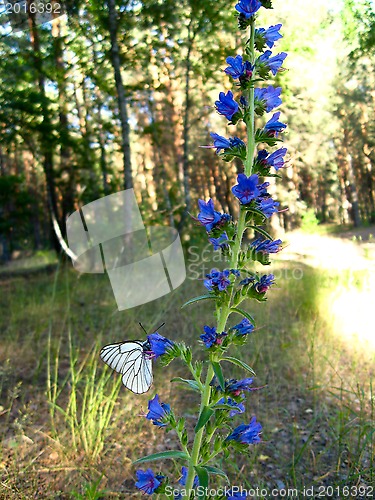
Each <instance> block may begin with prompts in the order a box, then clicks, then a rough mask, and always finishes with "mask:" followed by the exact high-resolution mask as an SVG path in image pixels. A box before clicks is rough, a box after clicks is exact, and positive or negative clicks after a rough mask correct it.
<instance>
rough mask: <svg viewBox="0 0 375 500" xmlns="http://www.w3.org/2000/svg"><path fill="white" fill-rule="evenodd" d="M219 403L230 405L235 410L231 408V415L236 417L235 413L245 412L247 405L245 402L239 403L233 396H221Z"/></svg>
mask: <svg viewBox="0 0 375 500" xmlns="http://www.w3.org/2000/svg"><path fill="white" fill-rule="evenodd" d="M217 404H218V405H220V404H226V405H228V406H231V407H232V408H233V410H230V412H229V416H230V417H234V415H239V414H240V413H244V411H245V405H244V404H243V403H238V402H237V401H234V399H232V398H221V399H220V400H219V401H218V402H217Z"/></svg>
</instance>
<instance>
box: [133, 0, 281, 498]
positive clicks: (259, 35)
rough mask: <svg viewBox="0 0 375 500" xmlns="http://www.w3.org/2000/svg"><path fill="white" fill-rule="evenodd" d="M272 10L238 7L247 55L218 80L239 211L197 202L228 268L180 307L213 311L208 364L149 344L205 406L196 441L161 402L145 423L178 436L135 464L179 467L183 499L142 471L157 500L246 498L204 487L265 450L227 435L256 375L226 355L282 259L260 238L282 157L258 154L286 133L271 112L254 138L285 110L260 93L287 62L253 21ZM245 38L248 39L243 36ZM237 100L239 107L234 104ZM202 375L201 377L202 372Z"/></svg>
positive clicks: (179, 348)
mask: <svg viewBox="0 0 375 500" xmlns="http://www.w3.org/2000/svg"><path fill="white" fill-rule="evenodd" d="M261 7H264V8H266V9H270V8H272V5H271V1H270V0H240V1H239V2H238V3H237V5H236V7H235V8H236V11H237V17H238V24H239V27H240V29H241V30H243V31H245V32H246V37H245V38H246V41H245V47H244V51H243V54H237V55H236V56H235V57H228V58H227V63H228V67H227V68H226V69H225V70H224V71H225V73H226V74H227V75H229V76H230V77H231V78H232V79H233V81H234V85H235V92H236V94H237V95H236V96H235V95H234V94H233V92H232V91H228V92H227V93H224V92H220V94H219V99H218V100H217V101H216V102H215V105H216V110H217V112H218V113H219V114H221V115H223V116H224V117H225V118H226V119H227V120H229V122H230V123H231V124H233V125H235V124H237V123H239V122H240V121H242V122H244V123H245V125H246V129H247V140H246V142H245V141H243V140H242V139H240V138H238V137H231V138H229V139H227V138H225V137H222V136H220V135H218V134H215V133H212V134H211V136H212V138H213V145H212V146H208V147H211V148H214V149H216V153H217V154H218V155H219V156H220V157H221V158H222V159H223V160H224V161H231V160H233V159H234V158H239V159H240V160H241V161H242V163H243V173H240V174H239V175H238V177H237V184H236V185H235V186H233V188H232V193H233V195H234V196H235V198H236V199H237V200H238V203H239V217H238V220H237V221H234V220H232V218H231V217H230V216H229V215H228V214H223V213H220V212H218V211H216V210H215V207H214V202H213V200H211V199H210V200H208V201H207V202H206V201H204V200H199V209H200V211H199V213H198V216H197V219H196V220H197V221H199V223H200V224H201V225H202V226H203V227H204V228H205V229H206V232H207V236H208V239H209V241H210V242H211V243H212V245H213V247H214V250H218V251H220V252H222V254H223V255H224V256H225V259H226V261H227V262H228V267H227V269H224V270H222V271H220V270H218V269H213V270H212V271H211V272H210V273H209V274H208V275H207V276H206V280H205V281H204V286H205V287H206V289H207V293H206V294H205V295H202V296H200V297H196V298H194V299H192V300H190V301H189V302H187V303H186V304H185V306H187V305H190V304H193V303H195V302H198V301H202V300H211V301H212V302H213V303H214V304H215V319H216V325H214V326H210V325H205V326H204V327H203V331H204V333H202V334H201V335H200V339H201V343H202V345H203V347H204V349H205V354H206V356H207V362H206V363H205V365H203V364H202V363H201V362H199V361H193V359H192V351H191V349H190V347H187V346H186V345H185V344H184V343H174V342H172V341H170V340H168V339H166V338H165V337H162V336H161V335H160V334H159V333H155V334H152V335H150V336H149V337H148V339H149V342H150V346H151V351H152V353H153V354H152V355H153V356H154V357H155V358H160V361H161V363H162V364H163V365H167V364H169V363H170V362H171V361H172V360H173V359H175V358H180V359H181V360H182V361H183V362H184V363H185V365H186V367H187V369H188V370H189V371H190V373H191V375H192V378H191V379H180V378H178V379H174V380H173V382H180V383H182V384H184V385H185V386H186V388H187V389H189V390H191V389H192V390H194V391H197V392H199V393H200V395H201V403H200V409H199V415H198V416H197V420H196V425H195V428H194V435H193V436H189V434H188V430H187V428H186V425H185V420H184V418H179V417H177V416H176V415H175V414H174V412H173V411H172V409H171V408H170V406H169V405H168V404H167V403H163V402H160V400H159V396H158V395H156V396H155V397H154V398H153V399H152V400H151V401H150V402H149V405H148V409H149V411H148V413H147V415H146V418H147V419H149V420H151V421H152V422H153V424H154V425H157V426H160V427H164V429H165V430H166V431H168V430H172V429H173V430H174V431H175V432H176V433H177V436H178V438H179V441H180V444H181V449H180V450H169V451H165V452H161V453H157V454H153V455H149V456H147V457H144V458H141V459H139V460H137V463H145V462H149V461H153V460H157V459H167V458H170V459H175V460H179V461H181V462H184V466H183V467H182V471H181V478H180V480H179V485H180V486H179V490H177V489H176V488H173V487H172V482H170V479H169V478H167V477H166V476H165V475H163V474H155V473H154V472H153V470H152V469H147V470H142V469H141V470H138V471H137V482H136V486H137V487H138V488H139V489H140V490H142V491H143V492H145V493H147V494H149V495H151V494H153V493H154V492H155V493H161V494H162V495H164V497H165V498H183V497H186V498H188V499H191V498H196V497H199V498H208V497H209V498H238V497H241V496H242V497H245V496H246V492H243V493H240V492H236V491H234V490H232V491H229V490H227V491H226V492H225V491H224V490H222V491H221V493H220V494H219V493H218V494H217V495H214V496H213V497H212V495H211V493H210V495H211V496H209V495H208V493H207V491H208V487H209V484H210V477H212V476H213V475H217V476H219V477H224V478H225V477H226V474H225V472H224V471H222V470H220V469H218V468H217V467H216V466H215V459H216V457H218V456H219V455H220V454H224V456H228V455H229V453H230V450H231V449H234V450H235V451H237V452H239V453H247V452H248V450H249V445H253V444H255V443H258V442H260V441H261V430H262V426H261V424H260V423H259V422H257V420H256V418H255V417H252V418H251V420H250V422H248V423H242V424H240V425H238V426H236V427H235V428H234V429H233V428H232V422H233V417H235V416H237V415H240V414H242V413H244V411H245V399H246V397H245V394H246V393H248V392H250V391H252V390H253V389H254V388H253V387H252V385H253V378H251V377H252V376H253V375H254V371H253V369H252V368H251V367H250V366H248V365H247V364H246V363H244V362H243V361H241V360H239V359H237V358H235V357H233V356H230V355H229V354H228V353H229V351H230V348H231V346H233V345H237V346H238V345H244V344H245V343H246V341H247V338H248V335H249V334H250V333H251V332H252V331H253V330H254V326H255V322H254V319H253V317H252V316H251V315H250V314H249V313H248V312H247V311H245V310H244V309H243V308H242V303H243V302H245V301H246V300H247V299H255V300H257V301H265V300H266V294H267V291H268V290H269V288H270V287H271V286H272V285H273V284H274V276H273V275H272V274H262V273H260V272H258V271H257V270H256V269H255V263H258V264H261V265H263V266H267V265H269V264H270V254H274V253H277V252H279V251H280V250H281V243H282V242H281V240H273V238H272V237H271V236H270V235H269V234H268V232H267V231H266V230H265V229H264V227H263V226H264V225H265V223H266V221H267V219H269V218H270V217H271V216H272V214H274V213H275V212H277V211H278V207H279V203H278V202H277V201H275V200H273V199H272V197H271V196H270V194H269V193H268V191H267V188H268V186H269V183H268V182H261V178H264V177H279V174H278V171H279V170H280V169H281V168H282V167H283V166H284V157H285V154H286V152H287V150H286V148H280V149H277V150H276V151H274V152H272V153H270V152H268V151H267V149H265V148H264V147H262V148H259V150H258V152H256V149H257V146H258V145H265V146H266V147H267V146H269V147H274V146H276V145H277V143H278V142H279V141H281V139H280V133H281V132H282V131H283V130H284V129H285V128H286V125H285V124H284V123H282V122H281V121H279V118H280V112H276V113H274V114H273V115H272V117H271V118H269V119H268V120H267V121H266V123H265V124H264V125H263V126H262V127H261V128H255V117H256V116H258V117H262V116H263V115H264V114H265V113H269V112H271V111H273V110H274V109H275V108H277V107H278V106H280V105H281V103H282V101H281V99H280V94H281V88H274V87H273V86H272V85H267V84H266V85H264V86H260V85H261V84H262V83H263V84H264V83H265V82H267V81H268V80H269V78H270V77H271V75H273V76H275V75H276V74H277V72H278V71H280V70H281V68H282V64H283V62H284V60H285V58H286V56H287V54H286V53H284V52H281V53H279V54H277V55H272V52H271V50H270V49H272V48H273V46H274V44H275V42H276V41H277V40H278V39H279V38H281V34H280V28H281V24H278V25H276V26H270V27H269V28H267V29H264V28H257V27H256V24H255V22H256V14H257V13H258V11H259V9H260V8H261ZM248 33H249V36H247V34H248ZM235 97H236V98H235ZM246 231H251V232H253V233H254V234H257V235H258V237H257V238H256V239H254V241H253V242H252V243H251V244H250V245H247V246H244V245H243V236H244V234H245V232H246ZM234 314H235V315H240V316H241V321H240V323H237V324H234V325H233V326H230V325H228V320H230V319H232V318H231V317H232V315H234ZM231 364H234V365H237V366H240V367H241V368H242V369H244V371H245V372H247V374H248V375H250V377H249V376H248V377H247V378H244V379H242V380H236V379H233V378H226V376H225V372H224V367H225V368H227V367H228V366H230V365H231ZM204 366H206V367H207V368H206V370H205V373H204V369H203V367H204Z"/></svg>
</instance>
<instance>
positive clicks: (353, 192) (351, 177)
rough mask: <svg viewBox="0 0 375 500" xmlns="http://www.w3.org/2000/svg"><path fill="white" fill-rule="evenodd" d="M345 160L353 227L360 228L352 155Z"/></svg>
mask: <svg viewBox="0 0 375 500" xmlns="http://www.w3.org/2000/svg"><path fill="white" fill-rule="evenodd" d="M347 160H348V180H349V186H350V193H351V204H352V211H353V222H354V225H355V227H360V226H361V225H362V222H361V215H360V212H359V203H358V192H357V185H356V181H355V175H354V168H353V158H352V155H350V154H348V157H347Z"/></svg>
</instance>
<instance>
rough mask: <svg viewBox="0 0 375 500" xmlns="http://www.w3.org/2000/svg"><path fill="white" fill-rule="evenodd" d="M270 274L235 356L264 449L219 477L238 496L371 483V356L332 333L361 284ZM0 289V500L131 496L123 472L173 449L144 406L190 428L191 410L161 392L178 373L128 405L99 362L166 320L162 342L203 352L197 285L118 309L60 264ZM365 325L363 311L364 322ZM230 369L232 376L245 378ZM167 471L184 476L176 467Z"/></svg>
mask: <svg viewBox="0 0 375 500" xmlns="http://www.w3.org/2000/svg"><path fill="white" fill-rule="evenodd" d="M296 270H298V272H294V271H296ZM276 271H277V276H278V288H277V289H274V290H273V291H272V292H271V293H270V299H269V301H268V303H267V304H266V305H264V304H255V305H254V304H251V311H252V313H254V315H255V317H256V320H257V330H256V332H255V333H254V334H253V335H252V337H251V339H250V342H249V344H248V345H247V347H246V349H243V348H241V350H239V352H238V353H237V354H238V355H239V356H241V357H242V359H243V360H244V361H245V362H247V363H249V364H250V365H251V366H253V367H254V369H255V371H256V372H257V374H258V377H257V379H256V385H257V386H265V387H264V388H263V389H262V390H259V391H255V392H253V393H251V395H250V396H249V398H248V407H249V408H250V409H249V410H248V414H247V416H246V418H245V420H248V419H249V417H250V416H251V415H252V414H255V415H256V416H257V419H258V420H259V421H260V422H261V423H262V425H263V428H264V434H263V437H264V441H263V443H262V444H261V445H259V446H256V447H254V448H253V449H252V450H251V454H250V456H249V457H242V456H241V457H238V456H236V457H235V459H234V460H232V461H231V462H230V463H229V464H228V463H227V464H225V465H224V464H223V466H224V468H225V469H226V470H227V471H228V473H229V476H230V478H231V481H232V484H237V485H243V486H244V487H246V486H247V487H250V486H251V487H257V486H258V487H265V488H269V489H270V488H280V487H283V485H284V486H285V487H286V488H298V489H300V490H301V489H302V488H303V486H306V487H310V486H312V485H315V486H318V485H324V486H328V485H330V486H344V485H372V484H374V473H375V466H374V439H375V436H374V431H375V423H374V414H375V413H374V405H375V394H374V388H373V372H374V370H373V366H374V356H375V347H373V346H371V344H369V342H368V340H362V339H361V338H360V337H358V334H360V332H358V331H354V329H355V322H354V321H352V322H351V323H350V322H349V323H350V324H349V326H350V328H352V329H353V331H351V332H349V333H348V332H347V333H348V334H347V335H344V336H343V335H342V334H341V333H342V328H341V326H340V325H341V323H340V322H339V320H341V319H342V317H343V318H346V317H349V316H353V315H355V313H354V311H349V310H348V309H345V307H344V309H342V310H340V304H341V302H340V300H338V301H337V300H336V298H337V296H338V294H339V296H340V297H341V295H342V294H343V293H344V292H345V293H346V294H351V296H353V297H355V296H356V294H360V296H361V297H362V295H363V294H364V293H370V294H371V290H368V288H367V286H368V285H367V284H366V280H365V279H364V278H365V276H364V274H363V273H362V272H356V273H350V272H341V273H339V274H338V273H335V272H334V271H331V272H327V271H324V272H322V271H320V270H319V269H313V268H309V267H307V266H304V265H302V264H301V263H293V262H285V261H284V262H280V263H279V264H278V266H277V267H276ZM0 285H1V289H2V291H3V292H4V293H3V294H2V299H1V301H0V308H1V309H0V313H1V316H0V328H1V335H2V342H1V349H0V360H1V370H0V390H1V401H0V405H1V407H0V418H1V421H0V424H1V436H2V445H1V483H0V498H9V499H16V498H17V499H18V498H35V497H38V498H86V499H90V498H94V499H96V498H138V494H137V493H136V492H135V491H134V486H133V485H134V468H133V466H132V461H133V460H135V459H136V458H139V457H140V456H142V455H145V454H148V453H152V452H157V451H162V450H164V449H170V448H173V447H174V446H176V443H175V437H174V435H173V433H169V434H167V435H165V434H164V433H163V431H160V429H157V428H155V427H154V426H152V425H150V424H149V422H148V421H146V419H144V418H142V417H140V414H142V412H144V410H145V409H146V408H147V401H148V400H149V398H150V397H151V396H152V395H153V394H154V393H155V392H157V393H159V394H160V397H161V399H162V400H164V401H167V402H170V403H171V404H172V406H173V408H174V409H175V410H176V412H177V413H182V414H183V415H184V416H185V417H186V419H187V422H188V426H189V428H192V427H193V426H194V423H195V422H194V418H193V415H194V413H195V412H196V409H197V404H198V400H197V399H196V398H195V395H194V394H193V393H189V394H188V396H189V399H188V400H187V399H186V395H185V394H182V393H181V392H180V389H179V387H178V386H177V385H171V384H169V383H168V381H169V380H170V379H171V378H172V377H173V376H176V375H181V376H184V375H185V373H184V371H183V369H182V367H181V366H180V365H179V364H178V363H175V364H172V365H171V366H170V367H168V369H165V368H164V369H161V368H160V367H159V366H158V365H157V364H156V367H155V370H154V371H155V382H154V387H153V388H152V390H151V392H150V393H149V394H147V395H141V396H134V395H133V394H131V393H130V392H129V391H126V390H125V389H124V388H123V387H122V386H121V381H120V377H119V376H117V375H114V374H112V373H111V372H110V370H108V369H106V367H104V366H103V364H102V363H101V362H100V360H99V357H98V351H99V349H100V347H101V346H102V345H104V344H105V343H109V342H111V341H119V340H122V339H131V338H133V339H134V338H143V335H144V334H143V333H142V331H141V330H140V328H139V326H138V322H139V321H142V323H143V324H144V325H145V327H146V328H147V329H148V330H152V328H154V327H156V326H158V325H159V324H160V323H162V322H163V321H165V322H166V326H165V327H164V332H163V333H164V334H165V335H166V336H167V337H170V338H171V339H183V340H185V341H186V342H187V343H189V344H192V345H193V346H194V345H195V347H196V348H195V351H196V354H197V355H199V352H200V351H199V348H198V347H197V343H196V338H197V337H198V335H199V334H200V331H201V329H202V325H204V324H212V311H211V308H210V306H209V305H208V304H207V303H202V304H201V305H199V304H196V305H193V306H191V307H190V308H187V309H183V310H181V309H180V308H179V306H180V305H181V304H182V303H183V302H184V301H185V300H187V299H189V298H191V297H192V296H193V295H194V294H195V295H198V294H200V293H201V290H202V283H201V281H199V280H197V279H194V280H189V279H187V280H186V282H185V284H184V285H183V286H182V287H181V288H180V289H178V290H177V291H175V292H174V293H173V294H170V295H168V296H166V297H163V298H160V299H158V300H157V301H155V302H153V303H150V304H145V305H144V306H139V307H138V308H135V309H133V310H131V311H125V312H119V311H118V310H117V307H116V304H115V301H114V299H113V295H112V291H111V288H110V285H109V283H108V281H107V280H106V278H105V277H104V276H100V275H81V276H80V275H78V274H77V273H75V272H74V271H73V270H72V269H71V267H70V265H69V264H60V265H58V266H57V268H56V269H55V270H53V271H52V270H51V269H50V268H47V272H44V271H39V272H38V273H33V274H32V275H29V274H27V275H23V274H22V273H20V274H17V275H12V276H8V275H1V276H0ZM373 292H374V290H372V293H373ZM370 296H371V295H370ZM335 301H336V302H335ZM337 304H338V305H337ZM345 305H346V303H345V302H344V306H345ZM333 306H335V307H333ZM346 307H347V306H346ZM371 317H372V312H371V309H370V311H369V312H368V322H369V323H370V324H371ZM236 319H237V318H236ZM230 369H231V372H230V375H229V376H232V377H235V376H242V375H243V374H242V373H241V372H240V371H236V367H231V368H230ZM186 401H188V404H187V403H186ZM237 420H238V423H240V422H242V421H243V420H244V419H243V418H241V416H239V417H237ZM228 468H229V470H228ZM163 470H164V471H168V473H170V474H171V475H172V477H174V479H175V480H176V479H177V478H178V477H179V471H178V468H177V466H176V465H175V464H173V463H168V464H165V468H163Z"/></svg>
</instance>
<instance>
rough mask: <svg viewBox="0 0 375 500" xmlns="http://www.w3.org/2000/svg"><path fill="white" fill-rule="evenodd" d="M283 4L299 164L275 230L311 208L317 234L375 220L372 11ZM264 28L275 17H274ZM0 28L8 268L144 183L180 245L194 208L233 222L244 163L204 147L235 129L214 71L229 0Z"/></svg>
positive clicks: (117, 4)
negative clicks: (105, 201) (211, 203)
mask: <svg viewBox="0 0 375 500" xmlns="http://www.w3.org/2000/svg"><path fill="white" fill-rule="evenodd" d="M274 6H275V9H276V10H277V15H278V19H280V17H281V18H282V22H283V24H284V27H283V32H284V34H285V33H287V34H288V36H287V37H286V36H285V38H284V39H282V40H281V41H280V42H281V43H279V46H278V50H279V51H282V50H285V51H287V52H289V54H290V55H289V58H288V59H287V61H286V64H285V67H286V68H287V69H286V71H285V72H283V73H281V74H280V76H279V81H280V85H281V86H282V87H283V99H284V107H283V111H284V112H285V113H286V114H287V123H288V127H289V128H288V131H289V132H288V134H286V136H285V145H286V147H288V149H289V153H290V162H289V165H288V167H287V168H286V170H285V171H284V173H283V181H282V183H281V185H280V186H279V187H278V188H277V189H278V190H279V193H278V194H279V197H280V199H283V200H285V203H286V204H287V205H288V206H289V210H288V211H285V212H282V213H280V214H279V215H278V217H275V219H274V222H273V225H274V226H275V229H278V230H280V229H285V230H288V229H293V228H294V227H297V226H299V225H300V224H301V216H302V215H303V214H304V213H306V211H308V213H309V214H312V215H314V216H315V217H316V219H317V220H318V221H319V222H336V223H353V224H355V225H361V224H367V223H373V222H374V221H375V200H374V197H375V192H374V189H375V187H374V183H375V174H374V167H373V162H374V155H375V153H374V140H375V139H374V133H375V130H374V99H375V78H374V72H373V67H374V60H375V54H374V52H375V35H374V33H375V11H374V5H373V3H372V2H371V1H370V0H345V1H343V2H338V1H330V2H326V1H323V0H317V1H316V2H313V3H311V2H310V3H307V4H306V2H304V1H303V0H297V1H295V0H294V1H292V0H284V1H281V0H275V2H274ZM1 19H2V21H3V20H4V17H3V14H1ZM261 21H262V22H263V23H264V24H268V25H272V24H274V23H275V22H276V21H277V20H276V18H275V19H274V13H273V11H269V10H268V11H264V12H263V13H262V20H261ZM4 23H5V22H4ZM4 23H3V22H2V26H3V27H2V28H1V30H2V33H1V46H0V52H1V57H0V77H1V80H2V86H1V89H0V175H1V177H0V179H1V183H0V190H1V194H0V200H1V209H0V217H1V221H2V222H1V233H2V236H1V246H2V250H1V252H2V259H3V260H5V259H8V258H9V257H10V256H11V253H12V251H13V250H17V249H18V250H24V249H39V248H46V247H53V246H55V248H59V243H58V238H56V231H55V230H54V227H55V229H56V224H58V226H59V227H60V228H61V230H62V233H63V234H64V231H65V228H64V226H65V220H66V217H67V216H68V215H69V214H70V213H71V212H72V211H74V210H76V209H77V208H79V207H80V206H82V205H83V204H85V203H88V202H90V201H93V200H95V199H97V198H98V197H100V196H104V195H106V194H110V193H113V192H115V191H118V190H120V189H123V188H124V187H131V186H134V189H135V191H136V194H137V197H138V200H139V203H140V205H141V206H142V210H143V212H144V216H146V217H147V219H148V220H150V221H158V222H162V223H169V224H172V225H175V226H176V227H178V229H179V230H181V231H185V234H186V235H187V236H186V237H189V236H188V235H189V234H190V233H191V231H190V230H191V226H190V224H191V223H190V222H189V220H190V219H189V217H188V212H192V213H194V206H195V204H196V200H197V198H198V197H200V198H208V197H212V198H214V199H215V203H216V204H217V207H218V209H219V210H225V211H229V212H232V211H233V207H232V201H231V193H230V186H231V185H232V184H233V179H234V177H235V175H236V173H237V170H238V168H240V165H236V164H229V163H228V164H225V165H224V166H223V164H222V163H221V164H220V163H219V162H218V159H217V158H216V156H215V154H213V152H212V151H211V150H205V149H201V148H199V146H200V145H205V144H210V142H211V138H210V136H209V132H211V131H214V132H217V133H220V134H223V135H229V134H230V133H231V127H230V126H228V127H227V128H226V129H224V128H223V125H222V123H221V122H220V120H219V119H218V118H217V116H216V114H215V110H214V107H213V103H214V101H215V99H216V98H217V94H218V92H219V90H222V83H220V84H219V81H220V82H221V81H222V74H219V73H218V72H217V67H218V66H221V67H222V68H223V69H224V68H225V59H226V57H228V56H229V55H233V53H235V52H236V42H235V41H233V35H232V33H233V30H234V29H235V26H236V19H235V18H234V16H233V15H232V14H231V13H229V10H228V9H227V3H226V2H224V0H219V1H216V2H214V1H213V0H201V1H200V2H197V1H196V0H183V1H182V2H179V3H178V4H176V3H175V2H171V1H170V0H147V1H133V0H106V1H105V2H99V1H97V0H92V1H88V0H80V1H78V2H67V3H66V14H65V15H63V16H61V17H57V18H56V19H54V20H53V22H52V23H46V24H44V25H41V26H38V25H37V24H36V22H35V19H33V17H32V15H30V17H29V19H28V25H29V29H27V30H25V31H23V32H17V33H13V32H11V31H10V30H9V29H8V28H9V27H8V28H7V27H6V25H5V24H4ZM7 29H8V31H7ZM239 36H240V35H239V34H238V40H239ZM238 46H239V44H238ZM289 70H290V71H289ZM228 85H229V81H228ZM228 88H229V87H228ZM219 165H220V166H219ZM274 189H275V190H276V187H275V188H274Z"/></svg>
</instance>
